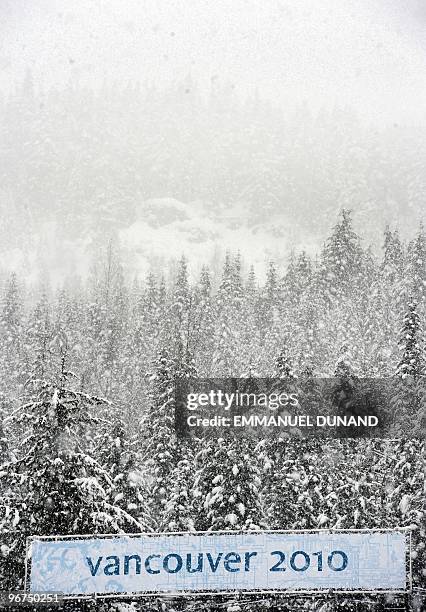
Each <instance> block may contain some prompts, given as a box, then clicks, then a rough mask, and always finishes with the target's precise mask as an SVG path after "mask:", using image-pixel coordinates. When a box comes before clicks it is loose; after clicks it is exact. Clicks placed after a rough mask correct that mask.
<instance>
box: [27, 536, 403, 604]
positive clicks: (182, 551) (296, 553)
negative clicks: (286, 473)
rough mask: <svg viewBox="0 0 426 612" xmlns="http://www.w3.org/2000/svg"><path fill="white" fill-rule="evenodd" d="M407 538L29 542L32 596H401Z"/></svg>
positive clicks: (163, 538)
mask: <svg viewBox="0 0 426 612" xmlns="http://www.w3.org/2000/svg"><path fill="white" fill-rule="evenodd" d="M406 554H407V551H406V534H405V533H404V531H402V530H401V531H380V532H379V531H352V532H341V531H338V532H329V531H318V532H291V533H288V532H252V533H240V532H239V533H235V532H234V533H233V532H228V533H227V532H222V533H210V534H209V533H199V534H197V533H195V534H189V533H185V534H157V535H154V534H153V535H137V536H134V535H132V536H96V537H95V536H92V537H89V536H88V537H75V538H71V537H70V538H64V539H62V540H61V539H57V540H52V539H47V538H46V539H44V538H32V541H31V548H30V556H31V575H30V590H31V592H40V591H42V592H61V593H64V594H66V595H85V594H93V593H98V594H108V593H166V592H169V593H170V592H173V593H182V592H185V591H186V592H226V591H235V590H238V591H256V590H262V591H296V590H299V589H300V590H304V591H321V590H325V589H338V590H346V591H363V590H366V591H380V590H389V591H403V590H405V589H406V588H407V569H406V568H407V566H406Z"/></svg>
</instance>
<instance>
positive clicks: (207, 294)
mask: <svg viewBox="0 0 426 612" xmlns="http://www.w3.org/2000/svg"><path fill="white" fill-rule="evenodd" d="M2 280H3V295H2V305H1V312H0V393H1V397H0V400H1V404H0V417H1V420H0V452H1V455H0V589H2V590H5V589H7V588H9V589H13V588H20V587H22V580H23V572H24V557H25V538H26V537H27V536H30V535H52V534H91V533H115V532H120V531H124V532H133V533H136V532H140V531H186V530H210V529H215V530H219V529H238V530H250V529H261V528H273V529H310V528H312V529H314V528H327V527H330V528H332V527H334V528H336V527H340V528H353V527H366V528H373V527H380V528H383V527H396V526H404V527H410V528H411V530H412V537H413V548H412V552H411V554H412V563H413V579H414V586H415V587H416V589H417V591H414V593H415V595H414V597H420V595H419V594H420V593H421V592H422V591H420V589H422V588H423V589H424V587H425V580H426V576H425V569H424V568H425V554H426V553H425V514H424V489H423V487H424V443H423V441H422V439H421V438H422V435H423V434H424V424H425V416H424V396H423V395H422V385H420V384H419V385H418V387H416V381H422V380H423V377H424V376H425V344H424V342H425V341H424V333H423V331H422V330H423V329H424V323H425V312H426V308H425V304H426V236H425V233H424V229H423V227H422V226H420V227H419V229H418V232H417V233H416V234H415V235H413V236H412V238H411V240H410V241H409V242H407V243H405V242H404V241H402V240H401V239H400V238H399V235H398V231H397V229H392V230H391V229H389V228H387V229H386V231H385V234H384V237H383V250H382V253H381V255H380V257H378V256H377V255H376V254H375V253H373V252H372V251H371V250H370V249H367V248H364V247H363V246H362V244H361V240H360V238H359V237H358V236H357V235H356V233H355V232H354V230H353V227H352V223H351V217H350V213H349V212H348V211H345V210H343V211H342V213H341V215H340V217H339V219H338V221H337V224H336V225H335V227H334V228H333V229H332V231H331V233H330V237H329V238H328V240H327V241H326V243H325V244H324V247H323V249H322V250H321V252H320V253H319V254H318V257H317V258H316V259H311V258H310V257H309V256H308V255H307V254H306V253H304V252H300V253H295V254H294V255H293V256H292V257H291V259H290V262H289V264H288V266H287V268H286V269H285V270H281V269H278V268H277V266H276V265H275V263H274V262H273V261H271V262H269V264H268V267H267V275H266V280H263V279H262V281H259V280H258V279H257V278H256V274H255V271H254V269H253V268H252V267H250V262H247V261H243V260H242V258H241V257H240V256H239V254H238V253H227V254H226V255H225V257H224V261H223V268H222V270H221V272H220V274H219V275H218V274H215V273H213V272H212V271H211V270H210V269H209V268H208V267H204V268H203V269H202V271H201V275H200V277H199V278H194V276H193V275H192V273H191V260H190V259H189V260H187V259H186V258H185V257H182V259H181V260H180V261H179V262H176V263H175V264H174V265H173V266H172V268H171V271H170V274H168V275H167V277H166V278H163V277H162V276H160V275H157V274H156V272H155V270H153V271H152V272H151V273H149V274H148V276H147V277H146V279H143V280H140V279H129V278H127V277H126V274H125V272H124V270H123V268H122V266H121V263H120V257H119V248H118V246H116V245H114V244H113V243H110V244H108V245H106V247H105V250H104V252H102V253H100V254H99V257H98V258H97V259H96V260H95V261H94V262H93V265H92V267H91V272H90V275H89V276H88V278H87V279H78V278H76V277H75V276H74V277H72V278H69V279H64V282H63V284H62V286H61V287H59V288H52V287H51V286H49V284H48V283H47V282H45V283H43V282H41V283H40V284H39V285H37V286H35V285H29V284H26V283H24V282H23V280H21V279H20V278H19V277H17V276H16V275H15V274H12V275H11V276H6V275H3V276H2ZM193 376H200V377H212V376H215V377H229V376H234V377H243V378H245V377H257V376H258V377H273V376H276V377H281V378H286V377H288V378H292V377H309V376H310V377H318V378H321V377H330V376H337V377H339V376H345V377H353V378H357V377H358V378H363V377H364V378H366V377H372V378H386V377H395V379H401V380H404V379H406V378H407V377H408V378H409V379H411V380H413V381H414V385H413V393H412V395H411V396H410V399H409V401H407V398H406V397H404V399H403V400H402V399H401V398H398V397H396V398H393V399H392V398H391V401H390V404H389V406H388V407H387V408H388V409H389V410H391V411H393V412H394V418H395V422H396V423H397V424H398V426H397V427H398V428H397V430H396V431H395V438H399V437H401V438H402V439H401V440H398V441H395V440H394V441H387V440H375V439H366V440H357V441H356V442H355V441H352V440H328V441H326V442H324V441H322V442H321V443H320V442H319V441H318V440H300V441H298V442H294V441H289V440H288V439H285V438H284V439H278V438H271V437H269V438H268V439H267V440H264V441H260V442H259V440H257V441H253V440H249V439H243V437H242V436H240V437H239V438H236V437H235V438H234V437H232V436H229V437H226V438H224V439H219V440H208V441H207V440H199V439H191V440H185V441H182V440H179V439H177V438H176V435H175V431H174V394H173V387H174V383H175V381H176V379H177V378H179V377H193ZM416 389H418V393H417V395H416ZM413 426H416V427H418V430H417V431H418V437H417V438H414V439H408V436H407V439H404V432H405V433H406V434H407V433H408V432H409V431H410V435H411V434H412V431H411V429H412V427H413ZM416 593H417V594H418V595H416ZM222 603H223V602H222ZM222 603H220V604H219V603H218V600H217V599H216V600H215V603H211V604H206V606H207V605H211V607H212V609H213V608H214V606H219V605H222ZM388 603H389V602H388ZM144 605H145V604H144ZM147 605H148V604H147ZM153 605H154V604H153ZM169 605H170V606H171V607H172V604H170V603H169V602H166V603H164V606H166V607H165V608H164V609H167V606H169ZM173 605H175V604H173ZM182 605H183V604H182ZM188 605H189V604H188ZM253 605H254V604H253V602H251V603H250V604H247V606H248V607H247V608H246V609H253ZM256 605H261V604H260V603H258V604H256ZM265 605H266V604H265ZM274 605H276V606H277V607H276V608H275V609H279V608H278V607H279V606H282V609H283V610H285V609H292V608H291V607H286V606H291V605H294V604H289V603H288V602H287V603H285V602H284V601H283V602H281V603H279V602H278V601H277V602H276V603H275V604H274ZM309 605H311V606H313V607H311V608H309V609H316V608H315V605H316V603H315V602H312V601H311V602H310V603H309ZM344 605H345V606H346V608H345V609H347V610H349V609H356V605H357V604H356V602H355V601H353V600H352V601H350V600H348V601H346V602H345V604H344ZM377 605H379V604H378V603H377V602H376V603H374V606H376V607H375V608H372V609H378V608H377ZM380 605H385V604H384V603H383V602H382V603H381V604H380ZM351 606H352V608H351ZM141 609H148V608H141ZM155 609H157V608H155ZM188 609H189V608H188ZM222 609H223V608H222ZM225 609H226V608H225ZM235 609H237V608H235ZM241 609H244V603H241ZM259 609H260V608H259ZM306 609H308V608H306ZM323 609H326V608H323ZM330 609H333V608H330Z"/></svg>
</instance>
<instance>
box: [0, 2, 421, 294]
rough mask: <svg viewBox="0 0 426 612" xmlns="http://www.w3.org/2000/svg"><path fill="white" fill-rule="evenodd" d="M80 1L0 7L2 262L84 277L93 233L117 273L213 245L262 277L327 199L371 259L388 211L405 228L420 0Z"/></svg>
mask: <svg viewBox="0 0 426 612" xmlns="http://www.w3.org/2000/svg"><path fill="white" fill-rule="evenodd" d="M90 4H91V7H90V9H89V7H88V6H87V5H86V3H83V2H73V4H72V7H71V5H68V4H63V5H61V4H57V3H53V2H43V3H39V2H34V3H31V5H28V4H27V3H23V2H13V3H12V2H5V3H3V5H2V8H1V11H2V14H3V17H4V19H3V24H2V26H1V27H2V31H3V45H2V48H1V52H0V83H1V85H2V94H3V95H2V96H1V105H0V116H1V123H0V129H1V138H0V140H1V143H2V144H1V147H0V172H1V183H0V184H1V187H0V207H1V211H0V212H1V218H2V223H1V228H0V244H1V252H2V254H3V258H2V259H3V261H2V268H3V270H4V272H10V271H11V270H16V271H17V272H18V273H20V274H21V275H23V276H25V277H26V278H27V280H29V281H30V282H37V281H38V280H40V276H41V277H42V278H44V279H45V278H47V277H48V278H50V281H51V282H52V283H53V284H58V283H60V281H61V278H62V277H63V275H64V274H70V273H77V274H81V275H83V276H85V275H86V274H87V272H88V269H89V268H90V262H91V261H92V259H93V257H94V256H95V254H96V253H97V252H98V251H99V249H100V248H101V247H102V246H103V245H105V242H106V241H107V240H108V239H110V238H112V239H113V240H114V242H115V243H117V242H119V244H120V245H121V249H122V258H123V263H124V267H125V270H126V272H127V273H128V275H129V277H130V278H131V277H134V276H139V277H143V276H144V275H145V274H146V272H147V271H148V270H149V268H150V267H156V268H158V267H160V268H161V267H163V268H164V267H166V266H167V262H168V261H169V259H170V258H175V259H177V258H179V257H180V256H181V254H182V253H185V255H186V256H187V257H189V258H190V259H191V260H192V261H193V262H195V263H194V267H195V269H194V270H193V271H192V272H193V273H195V274H196V273H198V272H199V269H197V266H198V268H200V267H201V264H202V263H211V261H212V260H213V261H215V260H216V261H217V260H220V259H221V258H222V257H223V254H224V251H225V250H226V249H227V248H231V249H232V250H233V251H237V250H240V251H241V253H242V255H243V256H244V257H245V258H247V259H249V260H250V262H253V263H254V264H255V266H256V269H257V270H258V272H259V273H260V274H262V273H263V270H264V266H265V263H266V262H267V261H268V260H269V259H271V258H272V259H274V260H276V261H277V262H278V263H280V264H283V265H285V264H286V263H287V262H288V257H289V254H290V253H291V251H293V250H295V251H296V252H297V251H301V250H302V249H306V250H307V251H308V252H310V253H311V254H314V253H316V252H318V250H319V248H320V247H321V245H322V243H323V241H324V240H325V238H326V236H327V231H328V230H329V228H330V225H331V224H332V223H333V222H334V220H335V219H336V218H337V213H338V211H340V210H341V209H342V208H347V209H352V210H353V220H354V226H355V228H356V230H357V231H359V233H360V234H361V236H362V237H363V239H364V246H368V245H370V244H371V245H372V247H373V251H375V252H376V253H377V252H378V251H379V249H380V247H381V242H382V234H383V230H384V228H385V225H386V224H388V223H389V224H390V225H391V227H395V226H396V224H397V221H398V226H399V229H400V231H401V233H402V236H403V237H404V238H407V239H408V238H410V237H411V236H412V234H413V232H414V231H415V229H416V228H417V227H418V223H419V221H421V220H422V210H423V208H424V202H425V196H426V178H425V177H426V172H425V169H426V168H425V166H426V144H425V143H426V138H425V136H426V126H425V121H424V117H423V113H422V112H421V109H422V108H424V104H422V101H425V102H426V78H425V74H426V72H425V71H424V48H423V41H422V36H421V35H422V32H423V31H424V27H422V26H424V23H425V21H424V10H423V9H422V8H421V3H420V2H415V1H411V2H407V3H404V8H402V7H401V6H400V4H399V3H396V2H381V1H378V2H375V3H367V2H361V3H356V5H355V3H352V2H347V3H345V7H344V8H343V6H342V5H341V4H340V3H336V2H332V1H331V2H326V3H321V6H319V5H318V4H315V6H314V4H313V3H312V2H309V1H307V2H303V3H297V5H296V3H292V2H278V1H277V2H274V1H271V2H267V3H261V4H260V3H258V2H247V3H244V2H235V3H232V7H231V6H230V5H229V4H227V3H223V2H219V3H215V6H214V7H212V6H211V5H209V7H208V9H207V8H206V7H204V8H205V10H202V7H201V5H198V4H197V5H196V4H194V3H188V2H187V3H185V2H183V3H182V2H176V3H172V4H170V6H169V7H168V10H167V11H166V10H165V8H164V7H163V8H161V7H160V6H157V3H152V2H143V3H133V2H128V3H127V4H126V6H127V9H128V10H127V11H126V12H124V11H121V10H119V8H118V5H115V4H114V3H111V4H109V3H108V6H106V5H104V4H103V3H98V2H93V3H90ZM125 13H126V14H125ZM269 43H272V48H273V52H272V50H271V48H270V47H269Z"/></svg>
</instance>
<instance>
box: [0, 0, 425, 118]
mask: <svg viewBox="0 0 426 612" xmlns="http://www.w3.org/2000/svg"><path fill="white" fill-rule="evenodd" d="M27 68H29V69H31V71H32V73H33V76H34V80H35V82H36V83H37V84H40V85H42V86H43V87H49V86H51V85H52V84H56V85H57V86H58V85H60V86H62V85H64V84H66V83H67V82H68V81H69V79H70V77H71V78H73V79H78V80H79V81H80V82H83V83H85V82H91V83H96V84H98V83H100V82H101V81H102V80H103V79H106V80H107V81H109V80H111V79H113V80H115V81H117V82H124V83H126V82H127V81H128V80H133V79H138V80H140V81H144V80H146V79H147V80H153V81H157V82H158V81H159V82H169V81H170V80H173V79H176V78H180V77H182V78H183V77H184V76H185V75H186V74H188V73H189V72H190V73H191V74H192V75H193V76H194V77H196V78H197V79H198V80H199V81H200V83H201V84H202V85H203V86H204V87H206V86H209V85H210V83H211V82H212V79H213V82H215V80H217V78H218V77H219V79H220V80H223V81H227V80H229V81H231V82H232V83H234V84H235V86H236V88H237V91H238V90H240V91H242V92H245V91H247V90H253V89H254V88H257V89H258V90H259V92H260V94H261V95H263V96H267V97H271V98H273V99H274V100H276V101H277V102H279V103H280V104H282V105H283V106H286V105H293V104H294V103H298V102H300V101H302V100H306V101H307V102H308V103H309V104H311V105H312V106H318V105H325V106H330V105H334V104H338V105H350V106H354V107H356V108H358V109H359V111H360V113H362V114H363V115H364V116H365V117H366V118H367V119H369V118H371V119H372V120H373V121H377V120H380V119H382V120H386V121H388V120H391V121H395V120H397V121H401V122H404V123H405V122H407V123H417V122H422V123H423V124H424V123H425V112H424V109H426V2H425V1H424V0H114V1H113V0H56V1H54V0H0V88H1V89H2V90H3V91H8V90H9V89H10V88H11V87H13V85H14V84H16V83H17V82H19V81H20V80H21V79H22V76H23V74H24V73H25V70H26V69H27Z"/></svg>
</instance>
